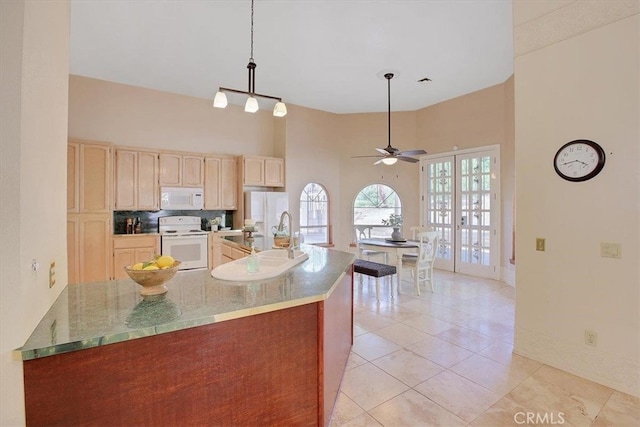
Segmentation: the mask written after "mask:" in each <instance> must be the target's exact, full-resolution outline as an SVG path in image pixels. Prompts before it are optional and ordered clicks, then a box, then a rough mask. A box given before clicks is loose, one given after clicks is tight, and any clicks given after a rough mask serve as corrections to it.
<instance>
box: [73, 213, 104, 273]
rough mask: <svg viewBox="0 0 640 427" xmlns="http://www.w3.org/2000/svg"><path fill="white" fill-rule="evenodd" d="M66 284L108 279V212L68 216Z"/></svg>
mask: <svg viewBox="0 0 640 427" xmlns="http://www.w3.org/2000/svg"><path fill="white" fill-rule="evenodd" d="M67 258H68V259H67V262H68V266H69V271H68V275H69V284H75V283H90V282H101V281H105V280H110V279H111V272H112V268H111V259H112V257H111V214H69V215H67Z"/></svg>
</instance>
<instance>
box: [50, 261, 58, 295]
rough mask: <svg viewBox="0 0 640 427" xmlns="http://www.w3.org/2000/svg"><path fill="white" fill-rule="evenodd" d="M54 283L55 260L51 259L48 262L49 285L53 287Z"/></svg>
mask: <svg viewBox="0 0 640 427" xmlns="http://www.w3.org/2000/svg"><path fill="white" fill-rule="evenodd" d="M55 284H56V262H55V261H52V262H51V264H49V287H50V288H53V285H55Z"/></svg>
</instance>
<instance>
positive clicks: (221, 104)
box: [213, 91, 228, 108]
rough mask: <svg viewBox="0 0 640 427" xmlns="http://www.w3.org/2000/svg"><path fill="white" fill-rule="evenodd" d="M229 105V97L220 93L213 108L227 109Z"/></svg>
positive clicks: (214, 101)
mask: <svg viewBox="0 0 640 427" xmlns="http://www.w3.org/2000/svg"><path fill="white" fill-rule="evenodd" d="M227 104H228V102H227V95H225V94H224V92H221V91H218V92H217V93H216V96H215V98H213V106H214V107H215V108H226V107H227Z"/></svg>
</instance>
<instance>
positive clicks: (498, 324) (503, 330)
mask: <svg viewBox="0 0 640 427" xmlns="http://www.w3.org/2000/svg"><path fill="white" fill-rule="evenodd" d="M460 326H462V327H464V328H467V329H470V330H472V331H474V332H477V333H479V334H483V335H486V336H489V337H492V338H500V337H502V336H504V335H506V334H513V331H514V328H513V318H512V319H511V320H509V321H508V322H505V321H503V320H502V319H500V318H498V317H497V316H496V317H495V318H493V319H486V318H484V317H476V318H473V319H471V320H469V321H467V322H464V323H461V324H460Z"/></svg>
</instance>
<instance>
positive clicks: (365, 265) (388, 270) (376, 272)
mask: <svg viewBox="0 0 640 427" xmlns="http://www.w3.org/2000/svg"><path fill="white" fill-rule="evenodd" d="M353 271H354V272H355V273H359V274H364V275H365V276H371V277H375V278H376V299H377V300H378V301H380V278H381V277H385V276H393V275H394V274H396V266H395V265H388V264H380V263H378V262H373V261H366V260H364V259H356V260H355V262H354V263H353ZM390 283H391V299H393V281H391V280H390Z"/></svg>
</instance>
